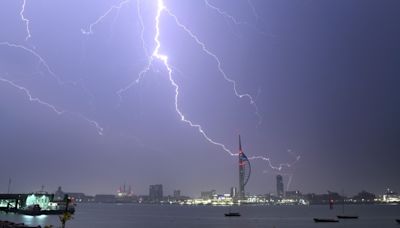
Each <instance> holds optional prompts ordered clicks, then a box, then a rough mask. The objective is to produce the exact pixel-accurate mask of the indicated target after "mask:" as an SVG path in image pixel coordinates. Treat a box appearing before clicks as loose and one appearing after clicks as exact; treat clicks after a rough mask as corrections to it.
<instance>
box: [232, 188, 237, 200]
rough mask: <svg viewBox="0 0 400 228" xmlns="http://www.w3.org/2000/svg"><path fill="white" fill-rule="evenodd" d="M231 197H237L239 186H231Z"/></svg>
mask: <svg viewBox="0 0 400 228" xmlns="http://www.w3.org/2000/svg"><path fill="white" fill-rule="evenodd" d="M231 197H232V198H236V197H237V188H236V187H231Z"/></svg>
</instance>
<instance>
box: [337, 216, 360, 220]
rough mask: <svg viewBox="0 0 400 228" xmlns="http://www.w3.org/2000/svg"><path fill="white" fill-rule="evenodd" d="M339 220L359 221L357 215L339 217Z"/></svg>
mask: <svg viewBox="0 0 400 228" xmlns="http://www.w3.org/2000/svg"><path fill="white" fill-rule="evenodd" d="M337 218H338V219H358V216H357V215H338V216H337Z"/></svg>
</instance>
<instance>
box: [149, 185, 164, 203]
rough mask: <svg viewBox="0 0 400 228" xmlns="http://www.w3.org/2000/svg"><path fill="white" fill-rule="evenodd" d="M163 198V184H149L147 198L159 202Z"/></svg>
mask: <svg viewBox="0 0 400 228" xmlns="http://www.w3.org/2000/svg"><path fill="white" fill-rule="evenodd" d="M162 199H163V186H162V184H155V185H150V188H149V200H150V202H152V203H159V202H161V201H162Z"/></svg>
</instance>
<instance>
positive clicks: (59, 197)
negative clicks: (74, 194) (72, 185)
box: [54, 186, 65, 200]
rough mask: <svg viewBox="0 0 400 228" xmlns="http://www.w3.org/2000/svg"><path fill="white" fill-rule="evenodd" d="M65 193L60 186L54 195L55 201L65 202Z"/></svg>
mask: <svg viewBox="0 0 400 228" xmlns="http://www.w3.org/2000/svg"><path fill="white" fill-rule="evenodd" d="M64 195H65V193H64V192H63V190H62V189H61V186H58V189H57V191H56V192H55V193H54V199H55V200H63V199H64Z"/></svg>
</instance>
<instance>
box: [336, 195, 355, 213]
mask: <svg viewBox="0 0 400 228" xmlns="http://www.w3.org/2000/svg"><path fill="white" fill-rule="evenodd" d="M342 197H343V201H342V214H341V215H338V216H336V217H337V218H338V219H358V215H346V214H345V213H344V198H345V197H344V191H343V190H342Z"/></svg>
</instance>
